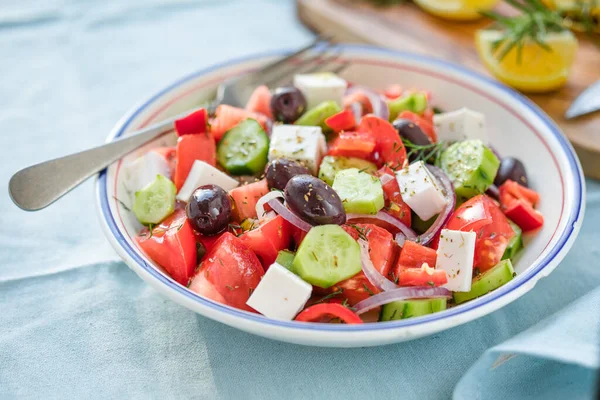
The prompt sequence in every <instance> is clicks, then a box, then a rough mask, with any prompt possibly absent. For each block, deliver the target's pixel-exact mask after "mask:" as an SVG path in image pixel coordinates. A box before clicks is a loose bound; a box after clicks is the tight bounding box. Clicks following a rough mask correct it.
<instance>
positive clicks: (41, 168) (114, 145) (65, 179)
mask: <svg viewBox="0 0 600 400" xmlns="http://www.w3.org/2000/svg"><path fill="white" fill-rule="evenodd" d="M189 113H190V111H187V112H185V113H184V114H182V115H186V114H189ZM182 115H178V116H176V117H173V118H170V119H168V120H165V121H163V122H160V123H158V124H155V125H152V126H150V127H148V128H145V129H142V130H140V131H137V132H135V133H134V134H132V135H131V136H127V137H125V138H123V139H119V140H115V141H113V142H110V143H107V144H105V145H102V146H98V147H94V148H92V149H89V150H85V151H81V152H79V153H75V154H71V155H68V156H65V157H60V158H55V159H54V160H49V161H46V162H43V163H40V164H36V165H32V166H31V167H27V168H24V169H22V170H20V171H19V172H17V173H16V174H14V175H13V176H12V178H11V179H10V182H9V184H8V191H9V194H10V197H11V199H12V201H13V202H14V203H15V204H16V205H17V206H19V207H20V208H22V209H23V210H26V211H37V210H41V209H42V208H44V207H47V206H49V205H50V204H52V203H53V202H55V201H56V200H58V199H59V198H61V197H62V196H64V195H65V194H67V193H68V192H69V191H71V190H72V189H74V188H75V187H77V186H78V185H80V184H81V183H82V182H83V181H85V180H86V179H88V178H89V177H91V176H92V175H94V174H96V173H98V172H100V171H101V170H103V169H104V168H106V167H108V166H109V165H110V164H112V163H113V162H115V161H117V160H119V159H120V158H122V157H124V156H125V155H127V154H129V153H131V152H132V151H133V150H135V149H137V148H138V147H140V146H142V145H143V144H145V143H148V142H149V141H150V140H152V139H154V138H157V137H158V136H160V135H162V134H165V133H167V132H170V131H172V130H173V122H175V120H176V119H178V118H180V117H181V116H182Z"/></svg>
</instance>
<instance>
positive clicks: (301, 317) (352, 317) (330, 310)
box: [296, 303, 363, 324]
mask: <svg viewBox="0 0 600 400" xmlns="http://www.w3.org/2000/svg"><path fill="white" fill-rule="evenodd" d="M334 318H339V319H340V320H341V321H342V322H345V323H346V324H362V323H363V321H362V319H360V317H359V316H358V315H356V314H355V313H354V312H352V311H351V310H350V309H348V308H346V307H344V306H343V305H341V304H336V303H321V304H315V305H314V306H310V307H308V308H306V309H304V310H303V311H301V312H300V314H298V315H297V316H296V321H300V322H329V321H331V320H332V319H334Z"/></svg>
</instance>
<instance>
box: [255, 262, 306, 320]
mask: <svg viewBox="0 0 600 400" xmlns="http://www.w3.org/2000/svg"><path fill="white" fill-rule="evenodd" d="M311 293H312V285H310V284H309V283H307V282H304V281H303V280H302V279H301V278H300V277H299V276H297V275H296V274H294V273H293V272H290V271H289V270H288V269H287V268H285V267H284V266H282V265H281V264H278V263H274V264H273V265H271V266H270V267H269V269H268V270H267V272H266V273H265V275H264V276H263V277H262V280H261V281H260V283H259V284H258V286H257V287H256V289H255V290H254V292H252V295H251V296H250V298H249V299H248V301H247V302H246V304H248V305H249V306H250V307H252V308H254V309H255V310H256V311H258V312H259V313H261V314H262V315H264V316H265V317H269V318H273V319H279V320H283V321H291V320H292V319H294V317H295V316H296V314H298V313H299V312H300V310H302V308H303V307H304V305H305V304H306V302H307V301H308V299H309V298H310V295H311Z"/></svg>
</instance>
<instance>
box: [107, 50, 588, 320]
mask: <svg viewBox="0 0 600 400" xmlns="http://www.w3.org/2000/svg"><path fill="white" fill-rule="evenodd" d="M344 56H345V58H346V59H348V60H350V61H351V66H350V67H349V68H348V69H347V70H345V71H344V72H343V73H342V76H343V77H344V78H346V79H348V80H349V81H351V82H353V83H357V84H361V85H366V86H369V87H373V88H378V89H381V88H384V87H385V86H386V85H388V84H391V83H398V84H400V85H402V86H403V87H404V88H412V87H414V88H420V89H425V90H429V91H431V93H432V94H433V97H432V99H433V103H434V104H435V105H436V106H438V107H440V108H442V109H444V110H454V109H456V108H460V107H468V108H471V109H473V110H476V111H479V112H482V113H483V114H485V115H486V119H487V130H488V135H489V138H490V141H491V144H493V146H494V148H495V149H497V151H498V152H499V153H500V154H501V155H502V156H514V157H517V158H519V159H520V160H521V161H522V162H523V163H524V164H525V166H526V168H527V172H528V175H529V179H530V182H531V187H532V188H534V189H535V190H537V191H538V192H539V193H540V195H541V202H540V205H539V210H540V211H541V212H542V213H543V214H544V217H545V224H544V227H543V228H542V229H541V231H539V232H538V233H537V234H536V235H534V236H530V237H527V238H526V239H525V242H526V248H525V250H524V251H523V252H521V255H520V257H519V258H518V260H517V262H516V264H515V269H516V271H517V273H518V276H517V278H516V279H514V280H513V281H512V282H511V283H510V284H508V285H506V286H505V287H503V288H501V289H499V290H498V291H496V292H493V293H491V294H488V295H486V296H483V297H482V298H479V299H477V300H475V301H473V302H471V303H467V304H465V305H462V306H458V307H455V308H453V309H452V310H454V311H452V312H449V311H450V310H448V311H445V312H442V313H439V314H440V315H439V316H440V317H443V314H444V313H448V315H450V314H452V313H454V314H456V313H457V312H458V311H457V310H459V309H461V308H464V311H468V310H469V309H473V308H475V307H477V306H479V305H484V304H486V303H488V302H490V301H493V300H494V299H497V298H499V297H500V296H502V295H503V294H506V293H508V292H510V291H511V290H512V289H514V288H516V287H518V286H519V285H521V284H523V283H524V282H526V281H528V280H529V279H531V278H532V277H534V276H536V275H538V274H541V275H544V276H545V275H547V274H548V273H549V272H551V270H552V269H553V268H554V267H555V266H556V265H555V264H556V263H554V264H553V263H551V261H552V260H553V259H554V258H555V257H556V255H557V254H558V253H559V252H560V251H561V250H562V248H563V246H564V245H565V243H567V242H568V240H569V238H570V236H571V234H573V232H574V225H575V223H576V222H578V221H580V219H581V216H582V213H583V210H582V204H581V198H582V192H583V184H582V174H581V170H580V167H579V164H578V161H577V159H576V157H575V156H574V153H573V150H572V148H571V147H570V145H569V144H568V142H567V141H566V139H565V138H564V136H562V134H561V133H560V132H559V131H558V129H557V128H556V127H555V126H554V125H553V123H552V122H551V121H550V120H549V119H548V117H547V116H545V114H543V113H541V112H540V111H539V110H538V109H537V108H536V107H535V106H532V105H531V103H530V102H529V101H527V100H525V99H524V98H522V97H521V96H520V95H518V94H516V93H515V92H513V91H510V90H508V89H506V88H505V87H503V86H502V85H499V84H496V83H494V82H492V81H491V80H487V79H486V78H482V77H480V76H478V75H475V74H473V73H472V72H469V71H466V70H464V69H461V68H460V67H456V66H452V65H450V64H447V63H443V62H441V61H436V60H433V59H427V58H423V57H421V56H414V55H409V54H401V53H392V52H386V51H383V50H378V49H371V48H367V47H359V46H348V47H345V48H344ZM272 58H276V56H273V55H271V56H261V57H258V58H252V59H244V60H238V61H236V62H232V63H229V64H227V65H221V66H217V67H215V68H213V69H210V70H207V71H203V72H201V73H198V74H195V75H191V76H189V77H186V78H184V79H182V80H180V81H178V82H176V83H175V84H174V85H172V86H171V87H169V88H167V89H165V90H163V91H162V92H160V93H159V94H157V95H156V96H154V97H153V98H151V99H150V100H148V101H147V102H145V103H143V104H141V105H140V106H138V107H136V108H135V109H134V111H132V113H130V115H128V116H126V117H124V118H123V119H122V120H121V121H120V122H119V123H118V124H117V126H116V128H115V130H114V131H113V133H112V134H111V137H110V138H109V140H112V139H114V138H115V137H117V136H126V135H128V134H130V133H131V132H132V131H135V130H136V129H140V128H142V127H145V126H148V125H150V124H152V123H154V122H159V121H160V120H162V119H164V118H166V117H169V116H173V115H176V114H178V113H180V112H183V111H185V110H187V109H191V108H193V107H197V106H198V105H199V104H201V103H203V102H205V101H207V100H209V99H210V98H212V97H213V96H214V93H215V89H216V85H217V84H218V83H219V82H221V81H222V80H224V79H226V78H228V77H231V76H234V75H236V74H239V73H243V72H245V71H248V70H252V69H254V68H256V67H257V66H259V65H261V64H263V63H265V62H268V61H269V60H270V59H272ZM174 144H175V135H174V133H171V134H167V135H165V136H163V137H161V138H159V139H157V140H155V141H154V142H152V143H149V144H148V145H146V146H144V147H143V148H140V149H139V150H137V151H136V152H134V153H132V154H130V155H128V156H127V157H125V158H124V159H123V160H121V161H119V162H117V163H116V164H114V165H112V166H111V167H109V168H108V170H107V171H106V172H105V173H103V174H102V175H101V177H100V185H99V192H98V194H99V196H100V200H101V204H102V205H101V214H102V217H103V218H105V219H107V218H108V219H112V220H113V221H114V224H113V225H114V229H111V232H112V235H114V236H115V237H116V241H117V243H118V246H122V247H127V248H131V249H134V250H133V251H135V252H137V256H138V257H141V259H142V260H143V261H144V264H146V265H145V266H142V267H144V268H146V267H149V268H156V269H157V270H158V271H162V270H161V268H160V267H158V266H156V265H154V263H152V261H151V260H149V259H148V258H146V257H145V256H144V255H143V254H142V253H141V251H140V250H139V249H138V248H137V246H136V244H135V243H134V241H133V240H132V238H133V237H134V236H135V235H136V234H137V232H138V231H139V229H140V228H141V225H140V224H139V223H138V222H137V221H136V219H135V217H134V216H133V213H131V212H130V211H128V209H127V208H128V207H127V206H128V205H129V204H130V198H131V194H130V193H128V192H127V191H126V189H125V188H124V186H123V179H122V174H121V171H122V168H121V166H122V165H123V163H127V162H130V161H131V160H133V159H135V158H136V157H138V156H139V155H140V154H143V153H144V152H146V151H148V149H150V148H153V147H157V146H171V145H174ZM102 199H104V200H102ZM111 223H112V222H111ZM150 266H152V267H150ZM165 276H166V275H165ZM164 281H165V282H167V281H169V282H170V285H176V284H175V283H174V282H173V281H170V279H168V278H165V280H164ZM182 289H183V290H186V289H185V288H182ZM209 303H212V302H209ZM213 304H214V303H213ZM215 307H216V305H215ZM220 307H221V309H222V308H223V306H220ZM238 314H239V316H244V315H245V314H247V313H245V312H242V311H239V312H238ZM248 315H249V314H248ZM252 317H253V318H255V316H252ZM434 317H435V318H437V317H438V315H437V314H434V316H432V317H422V318H415V319H414V321H410V322H409V323H407V321H409V320H406V321H400V322H402V323H403V324H401V323H395V322H394V323H390V324H396V326H398V327H400V326H402V325H408V324H412V325H414V324H415V323H419V322H420V321H421V320H422V322H427V321H428V320H432V319H431V318H434ZM428 318H429V319H428ZM292 324H294V323H292ZM295 325H299V324H295ZM377 325H382V324H377ZM384 325H387V324H384ZM346 328H348V327H347V326H346V327H344V326H342V327H341V328H340V327H338V328H336V329H346Z"/></svg>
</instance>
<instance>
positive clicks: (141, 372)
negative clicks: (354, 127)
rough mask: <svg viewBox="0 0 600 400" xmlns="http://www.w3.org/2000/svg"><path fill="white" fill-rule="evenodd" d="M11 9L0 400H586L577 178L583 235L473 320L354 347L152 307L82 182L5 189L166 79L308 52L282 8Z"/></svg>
mask: <svg viewBox="0 0 600 400" xmlns="http://www.w3.org/2000/svg"><path fill="white" fill-rule="evenodd" d="M24 3H25V2H17V1H13V2H3V4H2V6H1V7H0V33H1V34H0V54H2V55H3V57H2V62H1V63H0V77H1V78H0V132H1V133H0V135H1V136H2V139H3V150H4V151H3V153H2V157H1V158H0V165H1V168H0V182H1V185H2V187H1V193H0V222H1V226H2V228H1V229H0V260H1V261H0V398H2V399H5V398H7V399H9V398H187V397H192V398H201V399H204V398H206V399H213V398H224V399H225V398H238V399H242V398H243V399H245V398H253V399H270V398H274V399H275V398H347V399H354V398H365V397H378V398H379V397H380V398H392V397H394V398H403V399H442V398H450V397H452V395H453V393H454V395H455V397H456V398H482V399H483V398H518V397H527V396H529V398H539V396H540V395H541V394H543V393H545V394H546V395H548V393H551V394H550V395H548V396H549V397H545V398H567V394H569V395H570V397H569V398H587V397H589V396H590V395H591V391H592V376H593V374H594V372H593V371H594V368H597V366H598V353H599V351H598V346H597V345H598V337H597V330H595V329H593V326H594V324H596V323H597V322H598V321H597V320H598V315H599V310H600V306H599V305H598V303H599V302H600V292H598V291H595V292H592V291H593V289H594V288H596V287H597V286H598V285H599V284H600V268H598V260H599V255H600V247H599V246H598V243H600V234H599V231H598V228H597V226H598V225H599V224H600V184H598V183H597V182H593V181H588V195H587V202H588V205H587V215H586V218H585V222H584V224H583V228H582V232H581V235H580V237H579V239H578V240H577V242H576V243H575V245H574V247H573V250H572V251H571V253H570V254H569V255H568V256H567V258H566V259H565V261H564V262H563V263H562V264H561V265H560V266H559V267H558V268H557V270H556V271H555V272H554V273H553V274H552V275H551V276H550V277H548V278H546V279H543V280H542V281H541V282H539V283H538V285H537V287H536V288H535V290H533V291H532V292H530V293H529V294H527V295H525V296H524V297H522V298H521V299H519V300H518V301H516V302H514V303H512V304H510V305H509V306H507V307H505V308H503V309H502V310H500V311H497V312H495V313H493V314H491V315H489V316H487V317H484V318H482V319H479V320H477V321H475V322H472V323H469V324H467V325H464V326H461V327H458V328H454V329H451V330H449V331H446V332H443V333H440V334H438V335H434V336H431V337H428V338H425V339H421V340H417V341H412V342H409V343H404V344H399V345H390V346H384V347H379V348H367V349H346V350H345V349H321V348H310V347H301V346H295V345H289V344H283V343H278V342H274V341H270V340H266V339H262V338H259V337H255V336H252V335H248V334H245V333H242V332H239V331H237V330H235V329H233V328H229V327H226V326H224V325H221V324H219V323H216V322H213V321H210V320H208V319H206V318H203V317H201V316H198V315H196V314H194V313H193V312H191V311H188V310H186V309H184V308H183V307H180V306H178V305H176V304H174V303H172V302H170V301H168V300H166V299H164V298H163V297H161V296H159V295H158V294H157V293H156V292H155V291H154V290H153V289H151V288H150V287H149V286H148V285H146V284H145V283H143V282H142V281H141V280H140V279H138V278H137V276H135V274H134V273H133V272H131V271H130V270H129V269H128V268H127V267H126V265H125V264H124V263H122V262H121V261H119V259H118V257H117V256H116V254H115V252H114V251H113V250H112V249H111V247H110V246H109V244H108V242H107V241H106V239H105V238H104V237H103V235H102V233H101V231H100V227H99V224H98V223H97V220H96V215H95V209H94V193H93V184H92V182H87V183H86V184H84V185H82V186H81V187H79V188H78V189H76V190H75V191H74V192H73V193H71V194H70V195H69V196H67V197H65V198H64V199H63V200H61V201H60V202H59V203H56V204H55V205H53V206H52V207H50V208H48V209H46V210H43V211H40V212H37V213H25V212H23V211H20V210H18V209H17V208H16V207H15V206H14V205H12V203H11V201H10V200H9V198H8V196H7V186H8V185H7V182H8V179H9V177H10V175H11V174H12V173H13V172H15V171H16V170H17V169H19V168H21V167H24V166H27V165H29V164H32V163H35V162H38V161H42V160H45V159H48V158H52V157H56V156H60V155H63V154H65V153H70V152H74V151H77V150H81V149H85V148H87V147H90V146H93V145H97V144H99V143H101V142H102V141H103V140H104V138H105V136H106V135H107V133H108V132H109V130H110V129H111V127H112V126H113V124H114V123H115V121H116V120H117V119H118V118H119V117H120V116H121V115H122V114H123V113H124V112H125V111H126V110H127V109H129V108H130V107H131V106H132V104H134V103H135V102H137V101H138V100H139V99H141V98H144V97H145V96H148V95H149V94H151V93H153V92H154V91H156V90H157V89H159V88H161V87H163V86H165V85H166V84H168V83H169V82H172V81H173V80H174V79H175V78H177V77H179V76H182V75H184V74H187V73H189V72H191V71H194V70H196V69H199V68H201V67H204V66H207V65H209V64H213V63H216V62H219V61H224V60H226V59H228V58H231V57H234V56H240V55H244V54H250V53H253V52H257V51H266V50H270V49H275V48H282V47H286V48H288V47H297V46H300V45H302V44H304V43H306V42H307V41H308V40H309V39H310V38H311V34H310V33H309V32H308V31H307V30H306V29H305V28H303V27H302V26H301V25H300V24H299V23H298V22H297V21H296V19H295V14H294V8H293V7H294V6H293V1H291V0H288V1H280V0H270V1H268V0H262V1H258V0H257V1H249V0H246V1H242V0H237V1H235V0H230V1H219V0H213V1H210V0H204V1H199V0H194V1H192V0H187V1H186V0H180V1H175V0H171V1H169V0H134V1H128V2H123V1H119V0H109V1H99V0H96V1H87V2H78V1H73V0H43V1H42V0H37V1H30V2H27V4H24ZM588 292H591V293H590V294H589V296H588V297H585V298H583V299H582V300H580V301H579V302H578V303H575V304H574V305H573V306H572V308H571V309H568V310H567V311H563V312H562V314H559V315H558V316H556V317H552V318H551V319H549V320H548V321H546V322H545V323H544V324H543V325H536V324H537V323H538V322H539V321H541V320H542V319H544V318H546V317H548V316H550V315H552V314H553V313H555V312H557V311H559V310H561V309H563V308H564V307H566V306H567V305H569V304H570V303H571V302H573V301H575V300H577V299H579V298H581V297H582V296H584V295H586V294H587V293H588ZM556 321H560V322H559V323H557V322H556ZM531 327H533V328H531ZM565 327H568V328H569V329H564V328H565ZM528 328H531V329H532V330H531V331H528V332H526V333H524V334H521V335H520V336H517V337H516V338H513V337H514V336H515V335H517V334H519V333H521V332H523V331H526V330H527V329H528ZM510 338H513V339H511V340H509V341H508V342H506V343H504V344H502V345H501V346H500V347H499V348H497V349H492V350H489V351H488V352H487V353H485V354H484V352H485V351H486V350H487V349H489V348H490V347H492V346H494V345H498V344H501V343H502V342H505V341H506V340H508V339H510ZM565 344H566V345H567V347H566V348H564V347H561V346H562V345H565ZM573 346H575V347H573ZM507 354H521V355H518V356H516V357H512V358H510V357H509V356H508V355H507ZM498 356H501V358H500V360H499V359H498ZM480 357H481V358H480ZM478 359H479V361H477V360H478ZM503 360H504V361H505V362H504V363H502V362H501V361H503ZM476 361H477V363H476ZM470 368H471V369H470ZM466 371H469V373H468V374H467V375H465V372H466ZM461 377H462V380H461ZM459 380H460V383H459ZM457 384H458V386H457ZM557 384H558V385H559V386H560V387H562V388H563V390H562V391H560V390H557V389H552V388H554V387H556V386H557ZM551 385H553V386H551ZM455 388H456V389H455ZM548 390H552V391H551V392H548ZM506 393H509V395H506ZM557 396H559V397H557Z"/></svg>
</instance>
